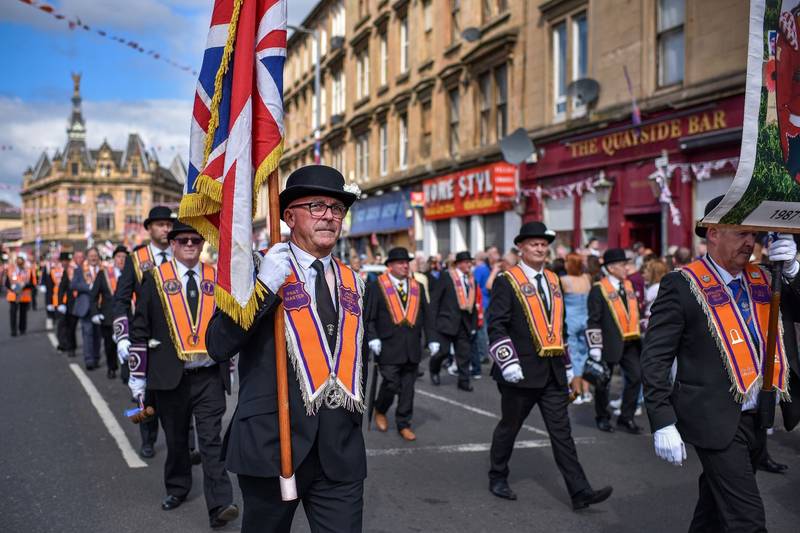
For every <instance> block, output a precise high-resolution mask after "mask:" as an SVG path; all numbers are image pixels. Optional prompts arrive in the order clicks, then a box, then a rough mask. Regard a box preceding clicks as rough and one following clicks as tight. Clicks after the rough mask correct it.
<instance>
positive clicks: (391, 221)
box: [347, 189, 414, 258]
mask: <svg viewBox="0 0 800 533" xmlns="http://www.w3.org/2000/svg"><path fill="white" fill-rule="evenodd" d="M410 195H411V191H410V190H409V189H403V190H399V191H391V192H386V193H384V194H381V195H379V196H378V195H376V196H370V197H369V198H365V199H363V200H359V201H358V202H356V203H354V204H353V207H351V208H350V212H349V214H348V217H349V223H350V224H349V229H348V230H347V239H348V242H349V247H350V250H351V251H352V252H355V253H358V255H365V256H367V257H369V258H374V257H377V256H383V257H386V253H387V252H388V251H389V250H390V249H391V248H393V247H395V246H404V247H405V248H407V249H409V250H414V216H413V211H412V209H411V204H410Z"/></svg>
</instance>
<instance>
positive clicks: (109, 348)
mask: <svg viewBox="0 0 800 533" xmlns="http://www.w3.org/2000/svg"><path fill="white" fill-rule="evenodd" d="M100 332H101V334H102V336H103V350H104V351H105V352H106V364H107V365H108V369H109V370H116V369H117V368H119V362H118V361H117V344H116V343H115V342H114V328H113V327H112V326H106V325H105V324H104V325H102V326H100Z"/></svg>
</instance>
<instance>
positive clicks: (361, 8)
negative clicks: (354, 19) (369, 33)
mask: <svg viewBox="0 0 800 533" xmlns="http://www.w3.org/2000/svg"><path fill="white" fill-rule="evenodd" d="M368 3H369V2H368V1H367V0H358V18H359V19H361V18H363V17H365V16H367V15H368V14H369V5H368Z"/></svg>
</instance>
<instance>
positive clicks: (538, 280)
mask: <svg viewBox="0 0 800 533" xmlns="http://www.w3.org/2000/svg"><path fill="white" fill-rule="evenodd" d="M536 292H538V293H539V298H541V299H542V304H543V305H544V310H545V312H546V313H547V316H550V301H549V300H548V299H547V293H546V292H545V288H544V284H543V283H542V275H541V274H536Z"/></svg>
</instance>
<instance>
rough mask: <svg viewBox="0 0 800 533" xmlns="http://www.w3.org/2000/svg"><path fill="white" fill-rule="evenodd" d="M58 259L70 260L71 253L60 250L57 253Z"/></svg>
mask: <svg viewBox="0 0 800 533" xmlns="http://www.w3.org/2000/svg"><path fill="white" fill-rule="evenodd" d="M58 260H59V261H72V254H71V253H69V252H61V253H60V254H58Z"/></svg>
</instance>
